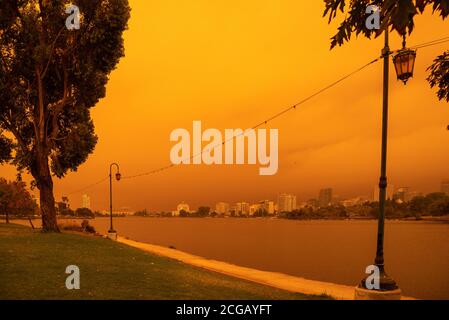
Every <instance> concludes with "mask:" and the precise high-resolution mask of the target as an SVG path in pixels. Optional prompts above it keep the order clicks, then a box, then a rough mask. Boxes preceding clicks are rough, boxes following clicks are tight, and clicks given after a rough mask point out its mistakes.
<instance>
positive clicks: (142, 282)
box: [0, 223, 326, 299]
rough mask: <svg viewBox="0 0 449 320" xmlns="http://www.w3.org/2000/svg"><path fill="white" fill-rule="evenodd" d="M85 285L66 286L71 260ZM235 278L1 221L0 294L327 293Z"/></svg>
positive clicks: (48, 296) (270, 295) (266, 296)
mask: <svg viewBox="0 0 449 320" xmlns="http://www.w3.org/2000/svg"><path fill="white" fill-rule="evenodd" d="M72 264H74V265H77V266H78V267H79V268H80V275H81V276H80V279H81V281H80V282H81V289H79V290H68V289H66V287H65V279H66V277H67V276H68V275H67V274H65V269H66V267H67V266H68V265H72ZM324 298H326V297H317V296H307V295H302V294H297V293H291V292H287V291H283V290H279V289H275V288H271V287H267V286H263V285H259V284H255V283H252V282H248V281H244V280H240V279H236V278H232V277H229V276H225V275H221V274H218V273H214V272H209V271H206V270H203V269H199V268H196V267H193V266H189V265H186V264H183V263H180V262H177V261H174V260H170V259H167V258H163V257H159V256H155V255H151V254H149V253H146V252H143V251H140V250H138V249H135V248H131V247H128V246H125V245H123V244H120V243H116V242H113V241H110V240H107V239H103V238H100V237H93V236H83V235H77V234H68V233H62V234H44V233H41V232H40V231H37V230H36V231H33V230H32V229H30V228H27V227H24V226H20V225H14V224H9V225H7V224H3V223H2V224H0V299H324Z"/></svg>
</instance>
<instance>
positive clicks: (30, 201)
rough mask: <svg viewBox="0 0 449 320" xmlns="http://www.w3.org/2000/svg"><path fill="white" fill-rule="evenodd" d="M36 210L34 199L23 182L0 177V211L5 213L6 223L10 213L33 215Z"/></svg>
mask: <svg viewBox="0 0 449 320" xmlns="http://www.w3.org/2000/svg"><path fill="white" fill-rule="evenodd" d="M36 210H37V204H36V201H35V199H34V198H33V196H32V195H31V194H30V193H29V191H28V190H27V188H26V184H25V183H24V182H22V181H11V182H8V181H6V180H5V179H3V178H0V212H3V213H4V214H5V217H6V223H8V222H9V214H10V213H11V214H14V215H18V216H30V215H34V214H35V212H36Z"/></svg>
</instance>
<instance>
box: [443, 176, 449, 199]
mask: <svg viewBox="0 0 449 320" xmlns="http://www.w3.org/2000/svg"><path fill="white" fill-rule="evenodd" d="M441 192H444V193H446V194H447V195H449V179H448V180H443V181H441Z"/></svg>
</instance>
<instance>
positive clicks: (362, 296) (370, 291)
mask: <svg viewBox="0 0 449 320" xmlns="http://www.w3.org/2000/svg"><path fill="white" fill-rule="evenodd" d="M391 54H392V52H391V51H390V47H389V43H388V29H387V30H385V46H384V48H383V50H382V57H383V59H384V73H383V111H382V154H381V172H380V181H379V217H378V226H377V250H376V258H375V261H374V266H375V267H376V268H377V270H378V279H377V280H378V283H377V285H376V283H375V281H374V283H368V279H370V280H372V279H373V278H372V276H371V275H368V276H367V277H366V278H365V279H363V280H362V281H361V282H360V284H359V286H358V287H357V288H356V291H355V298H356V299H359V300H384V299H400V298H401V290H400V289H399V286H398V285H397V284H396V282H395V281H394V279H393V278H392V277H390V276H389V275H388V274H387V273H386V271H385V264H384V226H385V202H386V194H387V137H388V134H387V133H388V91H389V63H390V61H389V57H390V55H391ZM415 59H416V51H414V50H411V49H407V48H406V47H405V35H404V41H403V47H402V49H401V50H399V51H398V52H397V54H396V55H395V56H394V57H393V63H394V67H395V69H396V75H397V78H398V80H401V81H403V82H404V84H407V81H408V79H410V78H411V77H412V76H413V69H414V66H415Z"/></svg>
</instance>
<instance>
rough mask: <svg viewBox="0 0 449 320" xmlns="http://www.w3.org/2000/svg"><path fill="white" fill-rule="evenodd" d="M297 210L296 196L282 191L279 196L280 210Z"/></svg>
mask: <svg viewBox="0 0 449 320" xmlns="http://www.w3.org/2000/svg"><path fill="white" fill-rule="evenodd" d="M293 210H296V196H295V195H294V194H289V193H281V194H279V196H278V212H292V211H293Z"/></svg>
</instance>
